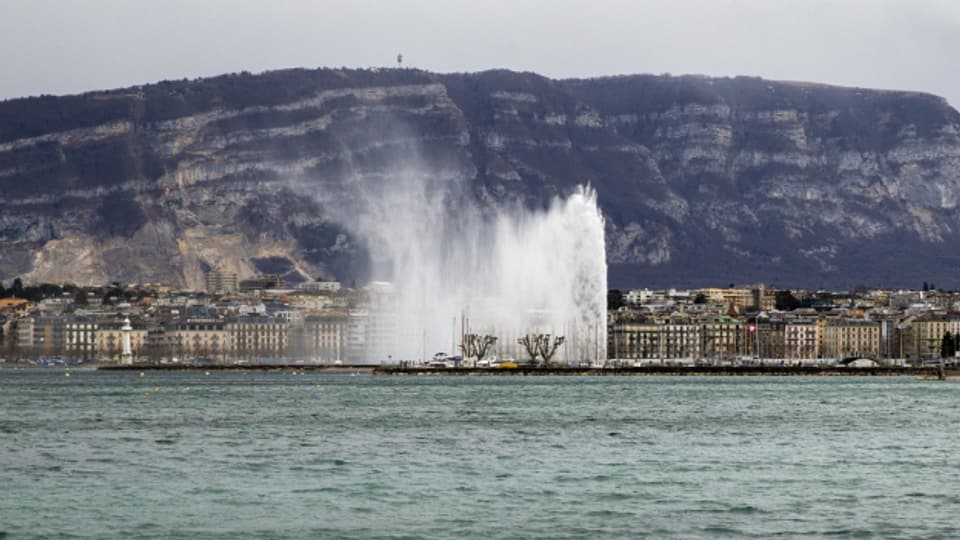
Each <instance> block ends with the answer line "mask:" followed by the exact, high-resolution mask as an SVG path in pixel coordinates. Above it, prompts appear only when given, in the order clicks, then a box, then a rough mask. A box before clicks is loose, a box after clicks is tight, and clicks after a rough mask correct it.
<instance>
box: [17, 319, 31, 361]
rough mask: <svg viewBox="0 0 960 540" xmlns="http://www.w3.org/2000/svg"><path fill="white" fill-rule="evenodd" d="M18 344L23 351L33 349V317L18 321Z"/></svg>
mask: <svg viewBox="0 0 960 540" xmlns="http://www.w3.org/2000/svg"><path fill="white" fill-rule="evenodd" d="M15 330H16V334H15V336H16V344H17V348H18V349H19V351H20V352H21V353H26V352H27V351H31V350H33V317H24V318H22V319H17V321H16V329H15Z"/></svg>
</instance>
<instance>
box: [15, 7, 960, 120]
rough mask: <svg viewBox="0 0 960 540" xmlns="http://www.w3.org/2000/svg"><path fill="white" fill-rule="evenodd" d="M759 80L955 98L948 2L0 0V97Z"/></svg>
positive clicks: (954, 40) (958, 11)
mask: <svg viewBox="0 0 960 540" xmlns="http://www.w3.org/2000/svg"><path fill="white" fill-rule="evenodd" d="M398 52H402V53H403V56H404V64H405V65H408V66H414V67H418V68H423V69H428V70H432V71H441V72H448V71H478V70H483V69H490V68H509V69H514V70H529V71H536V72H539V73H542V74H544V75H547V76H551V77H590V76H596V75H609V74H619V73H665V72H669V73H673V74H681V73H702V74H707V75H759V76H762V77H767V78H772V79H789V80H806V81H817V82H826V83H835V84H843V85H852V86H866V87H878V88H894V89H910V90H922V91H927V92H932V93H935V94H939V95H942V96H944V97H946V98H947V99H949V100H950V102H951V104H953V105H954V106H957V105H960V58H958V57H960V1H958V0H910V1H894V0H849V1H843V0H800V1H777V0H753V1H747V0H744V1H734V0H689V1H683V0H663V1H660V0H649V1H642V0H633V1H628V0H606V1H604V0H592V1H573V0H526V1H525V0H475V1H469V2H468V1H459V0H377V1H374V0H343V1H340V0H330V1H324V0H313V1H309V0H270V1H267V0H263V1H257V2H255V1H244V0H154V1H146V0H145V1H139V0H0V98H9V97H18V96H25V95H36V94H41V93H46V94H63V93H75V92H81V91H84V90H91V89H103V88H114V87H119V86H129V85H133V84H138V83H146V82H155V81H158V80H162V79H178V78H183V77H190V78H193V77H198V76H206V75H217V74H220V73H225V72H231V71H241V70H248V71H254V72H258V71H263V70H268V69H278V68H284V67H296V66H304V67H317V66H350V67H368V66H392V65H395V63H396V55H397V53H398Z"/></svg>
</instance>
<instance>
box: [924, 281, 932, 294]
mask: <svg viewBox="0 0 960 540" xmlns="http://www.w3.org/2000/svg"><path fill="white" fill-rule="evenodd" d="M929 290H930V285H928V284H927V282H926V281H924V282H923V292H927V291H929Z"/></svg>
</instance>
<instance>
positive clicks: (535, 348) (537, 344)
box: [517, 334, 566, 366]
mask: <svg viewBox="0 0 960 540" xmlns="http://www.w3.org/2000/svg"><path fill="white" fill-rule="evenodd" d="M565 340H566V338H565V337H563V336H557V337H555V338H553V339H552V340H551V339H550V334H527V335H525V336H523V337H521V338H520V339H518V340H517V343H519V344H520V345H523V347H524V348H525V349H526V350H527V354H529V355H530V361H531V362H533V363H534V364H536V363H537V358H542V359H543V365H544V366H549V365H550V359H551V358H553V355H554V354H556V353H557V349H559V348H560V345H563V342H564V341H565Z"/></svg>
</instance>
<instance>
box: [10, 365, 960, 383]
mask: <svg viewBox="0 0 960 540" xmlns="http://www.w3.org/2000/svg"><path fill="white" fill-rule="evenodd" d="M3 367H5V368H12V369H51V368H52V369H67V370H78V371H79V370H84V371H87V370H89V371H93V370H95V371H170V372H172V371H205V372H209V371H229V372H243V371H318V372H327V373H358V372H359V373H364V374H370V375H375V376H436V377H465V376H471V377H511V376H513V377H643V376H671V377H675V376H681V377H798V376H799V377H916V378H920V379H927V380H941V379H942V380H952V381H960V369H956V368H953V369H947V370H945V371H944V372H943V377H941V372H940V369H939V368H937V367H883V366H881V367H866V368H850V367H838V366H783V367H771V366H643V367H620V368H602V367H597V368H591V367H577V368H572V367H551V368H543V367H516V368H469V367H467V368H464V367H461V368H439V367H426V366H416V367H411V366H404V367H401V366H394V365H391V366H381V365H373V364H353V365H309V364H259V365H258V364H244V365H232V364H230V365H210V366H193V365H188V364H160V365H157V364H132V365H115V364H100V365H91V364H86V365H81V366H65V367H64V366H48V367H42V366H23V365H6V366H3Z"/></svg>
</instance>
